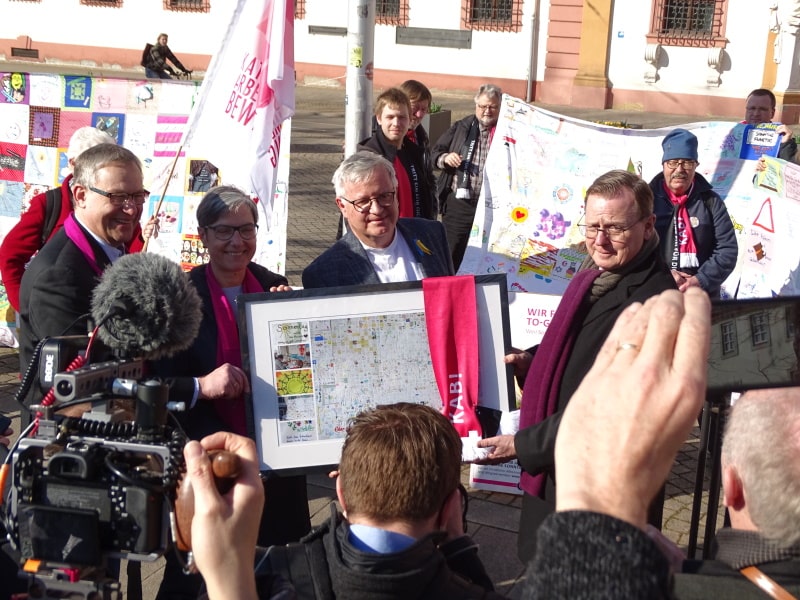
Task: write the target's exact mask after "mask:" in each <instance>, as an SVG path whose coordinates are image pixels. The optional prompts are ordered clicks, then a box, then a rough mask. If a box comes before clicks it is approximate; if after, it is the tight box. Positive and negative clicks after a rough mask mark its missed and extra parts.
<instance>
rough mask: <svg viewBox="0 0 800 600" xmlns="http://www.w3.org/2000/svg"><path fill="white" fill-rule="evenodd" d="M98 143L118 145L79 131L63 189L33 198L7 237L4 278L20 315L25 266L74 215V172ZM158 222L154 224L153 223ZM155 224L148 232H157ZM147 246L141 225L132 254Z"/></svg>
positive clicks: (0, 265) (0, 262)
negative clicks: (77, 162) (85, 153)
mask: <svg viewBox="0 0 800 600" xmlns="http://www.w3.org/2000/svg"><path fill="white" fill-rule="evenodd" d="M98 144H116V141H114V138H112V137H111V136H110V135H108V134H107V133H106V132H104V131H101V130H99V129H97V128H95V127H91V126H86V127H81V128H79V129H77V130H75V133H73V134H72V137H70V140H69V147H68V148H67V152H66V157H67V165H68V166H67V168H68V170H69V173H68V174H67V176H66V177H65V178H64V181H63V182H62V183H61V187H59V188H53V189H51V190H49V191H47V192H45V193H43V194H37V195H36V196H34V197H33V198H31V201H30V205H29V207H28V210H26V211H25V212H24V213H22V215H21V216H20V219H19V222H18V223H17V224H16V225H14V227H12V228H11V230H10V231H9V232H8V233H7V234H6V235H5V237H4V238H3V243H2V244H0V276H2V279H3V285H4V286H5V288H6V294H7V295H8V301H9V302H10V303H11V306H13V307H14V310H16V311H17V312H19V310H20V304H19V286H20V285H21V283H22V275H23V274H24V273H25V266H26V265H27V264H28V262H30V260H31V257H32V256H33V255H34V254H36V252H38V251H39V250H41V248H42V246H44V244H45V243H46V242H47V241H49V240H50V239H52V237H53V236H54V235H55V234H56V233H57V232H58V231H59V230H60V229H61V228H62V227H63V226H64V221H65V220H66V219H67V217H68V216H69V215H70V214H71V213H72V210H73V198H72V170H73V169H74V168H75V159H76V158H77V157H78V155H79V154H80V153H81V152H83V151H84V150H87V149H88V148H91V147H93V146H97V145H98ZM153 223H154V222H153ZM153 226H154V225H153V224H151V225H149V227H148V228H146V231H152V230H153ZM143 245H144V234H143V233H142V229H141V227H139V226H138V224H137V230H136V232H135V234H134V236H133V239H132V240H131V241H130V242H129V243H128V244H127V250H128V252H138V251H139V250H141V249H142V246H143Z"/></svg>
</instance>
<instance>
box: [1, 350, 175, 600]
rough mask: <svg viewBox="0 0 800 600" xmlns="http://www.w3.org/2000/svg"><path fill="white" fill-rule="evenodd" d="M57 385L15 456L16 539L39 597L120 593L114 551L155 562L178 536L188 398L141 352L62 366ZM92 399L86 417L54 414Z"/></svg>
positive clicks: (11, 513) (12, 520)
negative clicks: (146, 374) (177, 397)
mask: <svg viewBox="0 0 800 600" xmlns="http://www.w3.org/2000/svg"><path fill="white" fill-rule="evenodd" d="M48 343H50V344H51V347H50V350H52V349H53V348H55V349H56V350H59V349H61V348H62V346H63V345H64V342H63V340H59V339H58V338H53V339H51V340H50V341H49V342H48ZM67 343H68V344H70V343H72V341H70V342H67ZM50 353H51V354H52V352H50ZM47 355H48V348H47V344H46V345H45V347H44V350H43V352H42V356H47ZM43 368H44V366H43ZM52 384H53V390H54V393H55V398H56V402H55V404H54V405H53V406H41V405H39V406H35V407H32V409H31V410H32V411H38V412H39V418H38V420H37V421H35V422H34V423H33V424H32V426H31V428H33V429H34V430H35V434H33V435H27V436H25V435H24V434H23V436H21V437H20V439H19V441H18V443H17V444H16V445H15V446H14V447H13V448H12V451H11V453H10V456H9V458H8V464H9V465H10V475H9V478H8V483H7V489H5V490H3V494H4V497H5V499H6V501H5V504H4V521H5V526H6V530H7V533H8V539H9V541H10V542H11V545H12V546H13V548H14V549H15V550H16V551H17V552H18V553H19V558H20V565H21V568H22V571H21V572H20V576H21V577H23V578H25V579H26V580H27V584H28V589H29V590H30V591H31V592H33V591H34V590H36V591H37V596H36V597H40V598H62V597H70V598H87V599H89V598H103V599H105V598H109V599H114V598H121V597H122V595H121V590H120V584H119V583H118V581H117V580H116V577H115V576H114V575H115V573H112V572H111V570H110V569H109V560H110V559H127V560H129V561H154V560H156V559H158V558H159V557H160V556H162V555H163V554H164V553H165V552H166V551H167V549H168V547H169V546H170V540H171V539H173V536H172V535H171V531H170V521H171V519H170V516H171V514H172V513H173V505H174V501H175V495H176V489H177V486H178V483H179V481H180V477H181V474H182V472H183V471H184V462H183V446H184V445H185V442H186V437H185V434H184V433H183V430H182V429H181V428H180V426H179V425H178V424H177V421H175V420H174V418H172V419H171V418H170V415H169V412H170V410H174V409H176V410H181V409H182V408H183V406H182V404H181V403H172V402H170V401H169V386H168V385H167V384H165V383H162V382H161V381H160V380H158V379H146V378H143V361H142V360H138V359H137V360H110V361H105V362H101V363H94V364H90V365H88V366H85V367H81V368H78V369H75V370H73V371H68V372H58V373H56V374H55V375H54V376H53V378H52ZM87 403H88V405H91V410H90V411H88V412H86V413H84V414H83V415H82V416H80V417H63V418H62V417H56V415H55V414H54V409H59V410H61V409H64V408H68V407H70V406H73V405H78V404H84V405H85V404H87ZM87 408H88V406H87ZM47 594H51V595H47ZM64 594H68V596H65V595H64Z"/></svg>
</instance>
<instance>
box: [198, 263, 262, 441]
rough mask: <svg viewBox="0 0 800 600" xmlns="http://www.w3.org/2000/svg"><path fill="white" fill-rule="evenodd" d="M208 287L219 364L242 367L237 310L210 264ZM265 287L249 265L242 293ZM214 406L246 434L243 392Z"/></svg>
mask: <svg viewBox="0 0 800 600" xmlns="http://www.w3.org/2000/svg"><path fill="white" fill-rule="evenodd" d="M206 280H207V283H208V291H209V292H210V294H211V304H212V306H213V307H214V319H215V320H216V322H217V365H220V366H221V365H223V364H225V363H230V364H232V365H233V366H235V367H239V368H241V367H242V350H241V346H240V345H239V325H238V323H237V320H236V312H235V311H234V309H233V307H232V306H231V305H230V303H229V302H228V299H227V298H226V297H225V292H224V291H223V290H222V287H221V286H220V284H219V282H218V281H217V278H216V277H214V270H213V269H212V268H211V266H210V265H209V266H208V267H207V268H206ZM263 291H264V288H262V287H261V284H260V283H259V282H258V280H257V279H256V278H255V275H253V274H252V273H251V272H250V269H248V270H247V271H246V272H245V276H244V281H243V282H242V293H243V294H257V293H259V292H263ZM213 402H214V409H215V410H216V411H217V414H218V415H219V418H220V419H222V422H223V423H225V425H226V426H227V427H228V429H229V430H230V431H232V432H233V433H238V434H239V435H247V421H246V419H245V414H244V394H242V395H240V396H239V397H238V398H236V399H234V400H226V399H220V400H214V401H213Z"/></svg>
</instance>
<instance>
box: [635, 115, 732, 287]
mask: <svg viewBox="0 0 800 600" xmlns="http://www.w3.org/2000/svg"><path fill="white" fill-rule="evenodd" d="M661 146H662V148H663V149H664V155H663V157H662V159H661V163H662V169H663V170H662V172H661V173H659V174H658V175H656V176H655V177H654V178H653V180H652V181H651V182H650V189H651V190H653V196H654V212H655V214H656V231H658V235H659V237H660V238H661V252H662V255H663V256H664V260H665V261H666V262H667V266H669V268H670V270H671V271H672V276H673V278H674V279H675V283H676V285H677V286H678V289H679V290H680V291H682V292H684V291H686V289H687V288H689V287H692V286H696V287H700V288H702V289H703V290H705V291H706V292H707V293H708V295H709V296H711V297H712V298H718V297H719V295H720V286H721V285H722V282H723V281H725V279H726V278H727V277H728V275H730V274H731V272H732V271H733V268H734V267H735V266H736V259H737V257H738V254H739V246H738V244H737V242H736V234H735V232H734V230H733V222H732V221H731V218H730V215H728V209H726V208H725V204H724V203H723V202H722V199H721V198H720V197H719V195H718V194H717V193H716V192H715V191H714V190H713V189H712V187H711V184H710V183H708V181H707V180H706V179H705V177H703V176H702V175H700V174H699V173H697V172H696V169H697V165H698V162H697V137H695V136H694V134H692V133H691V132H689V131H687V130H685V129H675V130H673V131H671V132H670V133H669V134H668V135H667V136H666V137H665V138H664V141H663V142H662V143H661Z"/></svg>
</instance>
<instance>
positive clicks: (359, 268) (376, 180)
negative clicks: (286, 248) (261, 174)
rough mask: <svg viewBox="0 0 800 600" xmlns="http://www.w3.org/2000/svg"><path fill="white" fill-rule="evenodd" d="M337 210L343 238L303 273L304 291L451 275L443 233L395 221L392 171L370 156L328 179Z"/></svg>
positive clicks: (432, 224)
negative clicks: (344, 228)
mask: <svg viewBox="0 0 800 600" xmlns="http://www.w3.org/2000/svg"><path fill="white" fill-rule="evenodd" d="M333 185H334V186H335V189H336V205H337V206H338V207H339V210H340V211H341V212H342V216H343V217H344V219H345V220H346V221H347V229H348V231H347V233H346V234H345V235H344V236H343V237H342V238H341V239H339V240H338V241H337V242H336V243H335V244H334V245H333V246H331V247H330V248H328V249H327V250H326V251H325V252H323V253H322V254H321V255H320V256H318V257H317V258H316V259H314V261H313V262H312V263H311V264H310V265H308V266H307V267H306V268H305V270H304V271H303V287H306V288H320V287H333V286H343V285H363V284H374V283H390V282H401V281H418V280H420V279H423V278H425V277H441V276H445V275H453V274H454V270H453V263H452V260H451V258H450V252H449V250H448V248H447V240H446V237H445V232H444V227H443V226H442V224H441V223H439V222H438V221H432V220H429V219H400V218H399V208H398V205H397V177H396V175H395V172H394V167H392V165H391V163H390V162H389V161H387V160H386V159H385V158H383V157H382V156H380V155H378V154H375V153H372V152H366V151H362V152H356V153H355V154H353V155H351V156H349V157H348V158H346V159H345V160H344V161H342V164H341V165H339V167H338V168H337V169H336V172H335V173H334V174H333Z"/></svg>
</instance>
